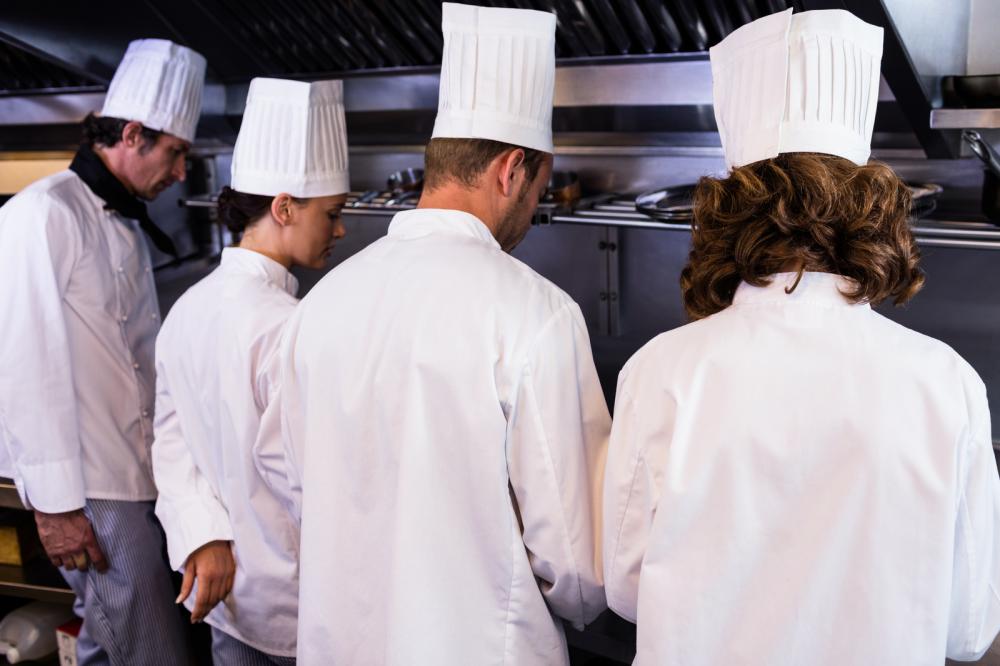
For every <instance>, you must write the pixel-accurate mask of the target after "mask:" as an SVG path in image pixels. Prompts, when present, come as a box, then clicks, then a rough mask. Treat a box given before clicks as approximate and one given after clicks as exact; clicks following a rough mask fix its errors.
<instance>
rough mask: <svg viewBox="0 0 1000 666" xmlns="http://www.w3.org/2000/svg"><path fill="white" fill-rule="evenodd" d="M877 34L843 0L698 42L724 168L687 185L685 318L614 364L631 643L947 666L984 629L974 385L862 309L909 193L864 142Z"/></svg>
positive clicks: (608, 510)
mask: <svg viewBox="0 0 1000 666" xmlns="http://www.w3.org/2000/svg"><path fill="white" fill-rule="evenodd" d="M881 54H882V29H881V28H878V27H875V26H872V25H869V24H867V23H864V22H863V21H861V20H859V19H857V18H855V17H854V16H853V15H851V14H850V13H848V12H845V11H843V10H832V11H810V12H804V13H801V14H794V15H793V14H792V12H791V10H788V11H785V12H781V13H778V14H773V15H771V16H768V17H765V18H762V19H759V20H757V21H755V22H753V23H751V24H749V25H746V26H744V27H742V28H740V29H738V30H736V31H735V32H734V33H732V34H731V35H730V36H729V37H727V38H726V39H725V40H723V41H722V42H721V43H720V44H719V45H717V46H715V47H714V48H712V49H711V63H712V75H713V79H714V96H715V117H716V120H717V121H718V125H719V131H720V133H721V136H722V145H723V151H724V153H725V158H726V163H727V166H728V168H729V169H730V171H729V173H728V175H726V176H725V177H722V178H703V179H702V180H701V181H700V182H699V184H698V186H697V189H696V190H695V193H694V229H693V235H692V241H693V247H692V251H691V254H690V258H689V261H688V264H687V266H686V267H685V268H684V271H683V274H682V277H681V288H682V294H683V297H684V303H685V306H686V308H687V311H688V313H689V314H690V315H691V317H692V318H693V319H695V320H697V321H694V322H693V323H691V324H689V325H687V326H683V327H680V328H678V329H675V330H672V331H669V332H667V333H664V334H662V335H661V336H659V337H657V338H655V339H654V340H653V341H652V342H650V343H649V344H647V345H646V346H645V347H643V348H642V349H641V350H639V352H638V353H636V354H635V356H633V357H632V359H631V360H630V361H629V362H628V363H627V364H626V366H625V368H624V369H623V370H622V372H621V375H620V377H619V382H618V394H617V399H616V403H615V422H614V428H613V431H612V435H611V445H610V448H609V454H608V467H607V477H606V480H605V490H604V510H605V514H604V515H605V524H604V572H605V583H606V586H607V596H608V604H609V605H610V607H611V608H612V609H613V610H614V611H615V612H617V613H618V614H619V615H621V616H622V617H624V618H626V619H628V620H631V621H633V622H637V625H638V627H637V631H638V639H637V640H638V652H637V655H636V659H635V663H636V664H657V665H665V666H669V665H672V664H677V665H680V664H683V665H684V666H701V665H705V666H708V665H716V664H719V665H721V664H772V665H781V664H787V665H793V664H817V665H829V666H848V665H852V664H853V665H862V664H900V665H902V664H907V665H910V664H928V665H930V664H941V663H943V662H944V660H945V657H951V658H953V659H960V660H974V659H976V658H978V657H979V656H980V655H981V654H983V652H984V651H985V650H986V649H987V648H988V647H989V645H990V643H991V641H992V640H993V638H994V636H995V635H996V634H997V630H998V628H1000V596H998V595H997V591H998V590H1000V481H998V475H997V466H996V461H995V460H994V456H993V450H992V447H991V436H990V415H989V411H988V407H987V402H986V389H985V387H984V385H983V382H982V381H981V380H980V378H979V377H978V376H977V374H976V372H975V371H974V370H973V369H972V368H971V367H970V366H969V364H968V363H966V362H965V361H963V360H962V358H960V357H959V355H958V354H956V353H955V352H954V351H953V350H952V349H950V348H949V347H947V346H946V345H944V344H942V343H941V342H938V341H937V340H933V339H931V338H928V337H926V336H924V335H920V334H918V333H916V332H914V331H910V330H908V329H906V328H904V327H903V326H901V325H899V324H896V323H894V322H892V321H890V320H889V319H887V318H885V317H883V316H882V315H880V314H878V313H877V312H875V311H874V310H873V309H872V306H873V305H877V304H878V303H880V302H883V301H892V302H894V303H896V304H902V303H904V302H906V301H907V300H908V299H910V298H911V297H912V296H913V295H914V294H915V293H916V292H917V291H918V290H919V289H920V287H921V285H922V284H923V281H924V276H923V274H922V272H921V271H920V269H919V267H918V261H919V252H918V250H917V247H916V245H915V242H914V239H913V235H912V233H911V231H910V228H909V226H908V220H907V218H908V212H909V205H910V197H909V192H908V190H907V189H906V187H905V186H904V185H903V183H902V182H901V181H900V180H899V179H898V178H897V177H896V176H895V174H894V173H893V172H892V171H891V170H890V169H889V167H887V166H885V165H884V164H880V163H877V162H871V163H869V162H868V157H869V154H870V145H871V136H872V127H873V124H874V116H875V108H876V103H877V100H878V88H879V62H880V60H881Z"/></svg>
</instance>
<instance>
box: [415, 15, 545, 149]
mask: <svg viewBox="0 0 1000 666" xmlns="http://www.w3.org/2000/svg"><path fill="white" fill-rule="evenodd" d="M441 12H442V19H443V20H442V22H441V30H442V32H443V33H444V56H443V58H442V62H441V88H440V93H439V96H438V114H437V120H436V121H435V122H434V132H433V134H432V136H433V137H434V138H458V139H492V140H494V141H502V142H504V143H510V144H513V145H515V146H521V147H524V148H533V149H535V150H541V151H544V152H546V153H551V152H552V91H553V87H554V85H555V68H556V57H555V31H556V17H555V15H554V14H550V13H548V12H538V11H534V10H531V9H501V8H494V7H475V6H472V5H459V4H455V3H451V2H446V3H444V4H443V5H442V7H441Z"/></svg>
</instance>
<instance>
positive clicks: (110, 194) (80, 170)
mask: <svg viewBox="0 0 1000 666" xmlns="http://www.w3.org/2000/svg"><path fill="white" fill-rule="evenodd" d="M69 168H70V171H73V172H74V173H76V175H77V176H79V177H80V179H81V180H82V181H83V182H84V183H86V185H87V187H88V188H90V191H91V192H93V193H94V194H95V195H96V196H97V197H99V198H100V199H103V200H104V208H105V210H114V211H116V212H117V213H118V214H119V215H121V216H122V217H127V218H129V219H132V220H137V221H138V222H139V227H140V228H141V229H142V230H143V231H144V232H146V235H147V236H149V240H151V241H153V245H155V246H156V249H157V250H159V251H160V252H163V253H164V254H169V255H171V256H173V257H175V258H177V257H179V256H180V255H179V254H177V246H176V245H174V241H173V239H172V238H170V236H168V235H167V233H166V232H165V231H163V230H162V229H160V228H159V227H158V226H156V225H155V224H153V221H152V220H151V219H149V213H148V212H147V211H146V204H145V203H143V202H142V201H140V200H139V199H138V198H137V197H136V196H134V195H133V194H132V193H131V192H129V191H128V188H126V187H125V185H123V184H122V182H121V181H120V180H118V178H117V177H116V176H115V175H114V174H113V173H111V170H110V169H108V167H107V165H105V164H104V161H103V160H101V158H100V157H99V156H98V155H97V153H95V152H94V150H93V148H91V147H90V146H87V145H83V146H80V148H79V149H77V151H76V155H75V156H74V157H73V161H72V162H70V165H69Z"/></svg>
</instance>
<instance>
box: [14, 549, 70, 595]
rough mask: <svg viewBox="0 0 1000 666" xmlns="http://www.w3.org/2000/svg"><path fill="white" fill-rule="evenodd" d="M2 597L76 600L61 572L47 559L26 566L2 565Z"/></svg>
mask: <svg viewBox="0 0 1000 666" xmlns="http://www.w3.org/2000/svg"><path fill="white" fill-rule="evenodd" d="M0 595H5V596H10V597H23V598H25V599H38V600H39V601H56V602H61V603H73V600H74V599H75V598H76V597H75V595H74V594H73V590H71V589H69V587H67V585H66V581H65V580H63V577H62V576H61V575H60V574H59V571H58V570H57V569H56V568H55V567H54V566H52V565H51V564H50V563H49V562H48V561H46V560H45V559H37V560H33V561H31V562H28V563H27V564H25V565H24V566H20V567H18V566H13V565H10V564H0Z"/></svg>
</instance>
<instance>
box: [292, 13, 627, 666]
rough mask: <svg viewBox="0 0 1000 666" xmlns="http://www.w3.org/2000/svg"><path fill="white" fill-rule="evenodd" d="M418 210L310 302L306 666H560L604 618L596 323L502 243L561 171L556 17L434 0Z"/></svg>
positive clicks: (305, 313)
mask: <svg viewBox="0 0 1000 666" xmlns="http://www.w3.org/2000/svg"><path fill="white" fill-rule="evenodd" d="M443 17H444V21H443V31H444V44H445V45H444V62H443V66H442V71H441V88H440V99H439V109H438V116H437V120H436V123H435V126H434V131H433V138H432V139H431V141H430V143H429V144H428V146H427V149H426V173H425V185H424V192H423V196H422V198H421V200H420V202H419V205H418V208H417V209H416V210H412V211H406V212H402V213H399V214H397V215H396V216H395V217H394V218H393V220H392V222H391V224H390V225H389V231H388V235H387V236H386V237H384V238H382V239H380V240H378V241H376V242H375V243H373V244H371V245H370V246H368V247H367V248H366V249H365V250H363V251H362V252H360V253H359V254H357V255H355V256H354V257H352V258H351V259H350V260H348V261H346V262H344V263H343V264H341V265H340V266H338V267H337V268H335V269H334V270H333V271H331V273H330V274H328V275H327V276H326V277H325V278H324V279H323V280H322V281H320V283H319V284H318V285H317V286H316V287H315V288H314V289H313V290H312V291H311V292H310V293H309V294H308V296H306V298H304V299H303V301H302V304H301V305H300V306H299V309H298V310H297V311H296V313H295V314H294V315H293V316H292V318H291V319H290V320H289V324H288V328H287V329H286V330H285V332H284V336H283V343H282V345H283V347H282V358H281V382H282V383H281V388H280V391H279V395H280V410H281V412H282V416H283V418H284V430H285V434H286V438H287V444H288V446H289V456H290V457H289V462H290V463H291V464H290V467H291V469H290V472H289V474H288V477H289V478H290V479H291V480H292V484H293V485H294V486H297V487H301V492H302V495H301V520H302V547H301V567H302V569H301V581H300V583H301V585H300V599H299V609H300V612H299V652H298V656H299V662H300V663H302V664H310V665H318V664H331V663H335V664H399V665H402V664H435V665H445V666H447V665H449V664H450V665H454V666H467V665H468V664H486V663H509V664H518V665H519V666H530V665H532V664H538V665H542V664H544V665H546V666H551V665H552V664H565V663H567V650H566V642H565V638H564V635H563V629H562V622H561V618H564V619H566V620H567V621H569V622H570V623H572V624H573V625H574V626H576V627H582V626H583V625H584V624H586V623H587V622H589V621H590V620H591V619H593V618H594V617H595V616H596V615H597V614H598V613H599V612H600V611H601V610H602V609H603V608H604V605H605V604H604V592H603V589H602V586H601V573H600V571H601V565H600V557H599V548H598V545H599V541H598V538H597V532H598V530H599V525H600V513H599V505H600V503H599V491H600V482H601V478H602V472H603V462H604V455H605V450H606V443H607V436H608V433H609V429H610V422H609V415H608V411H607V406H606V404H605V401H604V397H603V394H602V392H601V387H600V385H599V383H598V379H597V374H596V371H595V369H594V363H593V358H592V355H591V350H590V342H589V339H588V335H587V327H586V324H585V323H584V320H583V317H582V316H581V313H580V309H579V307H578V306H577V305H576V303H574V302H573V301H572V300H571V299H570V298H569V297H568V296H567V295H566V294H565V293H563V292H562V291H560V290H559V289H558V288H556V287H555V286H554V285H552V284H551V283H550V282H548V281H547V280H545V279H544V278H542V277H541V276H539V275H538V274H536V273H535V272H534V271H532V270H531V269H529V268H528V267H527V266H525V265H524V264H522V263H521V262H519V261H517V260H516V259H513V258H512V257H511V256H510V255H509V254H508V253H509V252H510V250H512V249H513V248H514V247H515V246H516V245H517V243H518V242H519V241H520V240H521V239H522V238H523V237H524V235H525V233H526V232H527V230H528V228H529V226H530V224H531V218H532V215H533V212H534V210H535V208H536V206H537V202H538V200H539V197H540V195H541V194H542V192H543V190H544V189H545V186H546V182H547V180H548V177H549V173H550V170H551V164H552V130H551V114H552V93H553V79H554V69H555V58H554V33H555V17H554V16H553V15H552V14H548V13H543V12H537V11H531V10H518V9H500V8H482V7H475V6H470V5H459V4H452V3H445V4H444V6H443Z"/></svg>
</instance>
